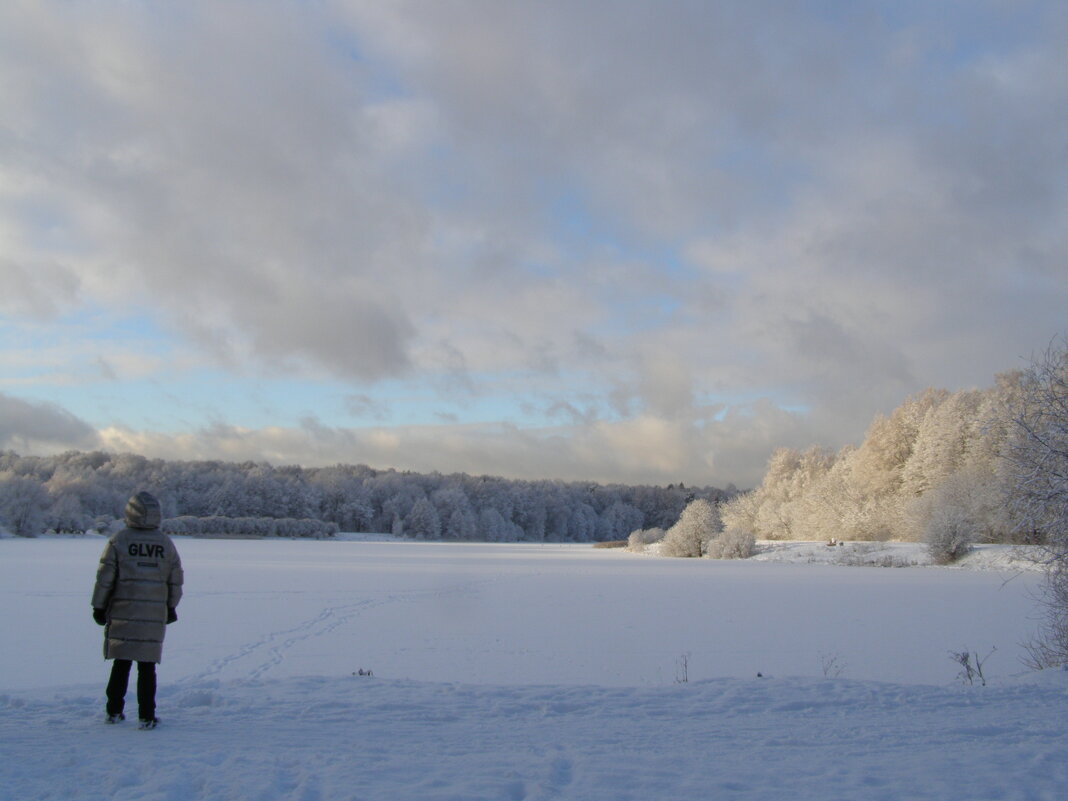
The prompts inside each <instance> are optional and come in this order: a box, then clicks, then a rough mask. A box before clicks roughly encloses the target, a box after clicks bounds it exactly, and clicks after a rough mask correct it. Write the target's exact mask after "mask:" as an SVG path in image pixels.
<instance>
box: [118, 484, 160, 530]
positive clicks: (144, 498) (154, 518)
mask: <svg viewBox="0 0 1068 801" xmlns="http://www.w3.org/2000/svg"><path fill="white" fill-rule="evenodd" d="M123 516H124V517H125V518H126V525H127V526H129V527H130V528H159V524H160V523H161V522H162V520H163V514H162V512H161V511H160V507H159V501H157V500H156V498H155V496H154V495H152V494H151V493H149V492H144V491H142V492H139V493H137V494H136V495H134V496H133V497H132V498H130V500H128V501H127V502H126V509H125V511H124V512H123Z"/></svg>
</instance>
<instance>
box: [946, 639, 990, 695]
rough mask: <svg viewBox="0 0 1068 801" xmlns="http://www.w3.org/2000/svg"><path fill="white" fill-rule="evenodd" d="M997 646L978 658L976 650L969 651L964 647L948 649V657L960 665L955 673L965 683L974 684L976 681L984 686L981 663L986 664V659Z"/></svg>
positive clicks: (984, 680) (984, 679)
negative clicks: (956, 649) (957, 649)
mask: <svg viewBox="0 0 1068 801" xmlns="http://www.w3.org/2000/svg"><path fill="white" fill-rule="evenodd" d="M996 650H997V648H991V649H990V653H989V654H987V655H986V656H984V657H982V658H980V657H979V652H978V651H969V650H968V649H967V648H965V649H964V650H963V651H950V652H949V658H950V659H952V660H953V661H954V662H956V663H957V664H958V665H960V667H961V670H960V673H958V674H957V678H958V679H960V680H961V681H962V682H964V683H966V684H975V682H976V681H978V682H979V683H980V684H981V685H983V686H984V687H985V686H986V676H984V675H983V665H985V664H986V660H988V659H989V658H990V655H991V654H993V653H994V652H995V651H996Z"/></svg>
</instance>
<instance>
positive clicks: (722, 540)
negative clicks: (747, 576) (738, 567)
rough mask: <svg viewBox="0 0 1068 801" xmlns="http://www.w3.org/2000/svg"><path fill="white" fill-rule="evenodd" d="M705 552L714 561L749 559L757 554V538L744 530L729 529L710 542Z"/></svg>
mask: <svg viewBox="0 0 1068 801" xmlns="http://www.w3.org/2000/svg"><path fill="white" fill-rule="evenodd" d="M705 552H706V554H707V555H708V556H710V557H711V558H713V559H748V558H749V557H750V556H752V555H753V554H754V553H755V552H756V537H754V536H753V532H751V531H746V530H745V529H743V528H728V529H725V530H724V531H723V533H722V534H720V535H719V536H718V537H716V538H715V539H712V540H709V542H708V545H707V546H706V548H705Z"/></svg>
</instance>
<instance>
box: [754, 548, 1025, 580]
mask: <svg viewBox="0 0 1068 801" xmlns="http://www.w3.org/2000/svg"><path fill="white" fill-rule="evenodd" d="M750 558H751V559H752V560H753V561H756V562H794V563H803V564H820V565H842V566H845V567H936V566H937V567H945V568H948V569H958V570H997V571H1002V572H1010V573H1011V572H1016V571H1027V572H1038V571H1041V570H1042V566H1041V564H1040V559H1041V554H1040V553H1039V552H1038V550H1037V549H1035V548H1031V547H1027V546H1019V545H975V546H974V547H973V548H972V550H971V551H970V552H969V553H967V554H965V555H964V556H963V557H962V558H961V559H960V560H958V561H956V562H954V563H953V564H950V565H935V564H934V560H933V559H932V558H931V554H930V553H929V552H928V549H927V546H926V545H923V544H922V543H918V542H843V543H838V544H835V545H829V544H828V543H826V542H793V541H774V542H773V541H770V540H766V541H761V542H759V543H757V552H756V554H754V555H753V556H752V557H750Z"/></svg>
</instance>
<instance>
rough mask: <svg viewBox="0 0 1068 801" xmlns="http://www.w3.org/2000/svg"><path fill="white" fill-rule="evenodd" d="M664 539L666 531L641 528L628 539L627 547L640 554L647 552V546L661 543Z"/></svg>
mask: <svg viewBox="0 0 1068 801" xmlns="http://www.w3.org/2000/svg"><path fill="white" fill-rule="evenodd" d="M662 539H664V529H662V528H646V529H641V528H640V529H637V530H635V531H632V532H631V533H630V536H629V537H628V538H627V547H628V548H630V550H632V551H636V552H638V553H640V552H642V551H644V550H645V548H646V546H648V545H653V544H654V543H657V542H660V541H661V540H662Z"/></svg>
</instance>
